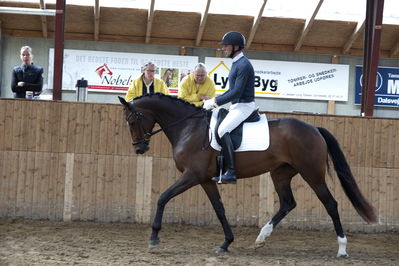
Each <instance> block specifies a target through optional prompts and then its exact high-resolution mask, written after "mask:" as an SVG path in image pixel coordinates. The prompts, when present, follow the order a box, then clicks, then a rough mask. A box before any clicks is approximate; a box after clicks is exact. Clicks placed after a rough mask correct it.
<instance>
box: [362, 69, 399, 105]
mask: <svg viewBox="0 0 399 266" xmlns="http://www.w3.org/2000/svg"><path fill="white" fill-rule="evenodd" d="M362 76H363V67H362V66H356V82H355V104H361V103H362V85H363V84H362ZM374 105H376V106H391V107H398V106H399V68H394V67H379V68H378V70H377V78H376V88H375V97H374Z"/></svg>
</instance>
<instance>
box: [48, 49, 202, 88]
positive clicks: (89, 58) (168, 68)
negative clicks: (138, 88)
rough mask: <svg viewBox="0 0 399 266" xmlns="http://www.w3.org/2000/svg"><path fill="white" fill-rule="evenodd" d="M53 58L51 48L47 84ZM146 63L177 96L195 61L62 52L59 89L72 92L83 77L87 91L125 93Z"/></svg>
mask: <svg viewBox="0 0 399 266" xmlns="http://www.w3.org/2000/svg"><path fill="white" fill-rule="evenodd" d="M53 56H54V50H53V49H52V48H51V49H50V50H49V75H48V77H49V81H48V84H52V83H53V82H52V77H53V75H52V73H53V66H54V57H53ZM148 62H152V63H154V64H155V65H156V66H157V67H158V69H157V72H156V73H155V77H157V78H160V79H163V80H164V81H165V83H166V85H167V86H168V88H169V91H170V92H171V94H172V95H176V94H177V92H178V86H179V83H180V81H181V79H182V78H183V77H185V76H186V75H188V74H189V73H191V71H192V69H193V68H194V66H195V65H196V64H197V63H198V57H196V56H178V55H162V54H137V53H118V52H103V51H90V50H72V49H65V50H64V66H63V79H62V88H63V89H64V90H75V84H76V81H77V80H78V79H80V78H81V77H82V76H83V77H84V78H85V79H87V80H88V83H89V91H100V92H121V93H125V92H126V91H127V89H128V87H129V85H130V83H131V81H132V80H134V79H136V78H138V77H139V76H140V75H141V74H142V66H143V65H144V64H146V63H148Z"/></svg>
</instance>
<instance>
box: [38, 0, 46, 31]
mask: <svg viewBox="0 0 399 266" xmlns="http://www.w3.org/2000/svg"><path fill="white" fill-rule="evenodd" d="M39 7H40V9H42V10H44V9H46V3H45V2H44V0H40V2H39ZM40 19H41V21H42V32H43V37H44V38H47V36H48V34H47V18H46V16H41V17H40Z"/></svg>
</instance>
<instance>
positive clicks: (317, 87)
mask: <svg viewBox="0 0 399 266" xmlns="http://www.w3.org/2000/svg"><path fill="white" fill-rule="evenodd" d="M250 61H251V63H252V65H253V67H254V70H255V96H256V97H271V98H273V97H275V98H293V99H310V100H334V101H347V100H348V81H349V65H338V64H318V63H301V62H284V61H269V60H252V59H251V60H250ZM231 63H232V60H231V59H230V58H216V57H206V58H205V64H206V65H207V68H208V75H209V76H210V77H211V78H212V79H213V80H214V82H215V84H216V89H217V93H218V94H222V93H223V92H225V91H226V90H228V88H229V82H228V75H229V71H230V67H231Z"/></svg>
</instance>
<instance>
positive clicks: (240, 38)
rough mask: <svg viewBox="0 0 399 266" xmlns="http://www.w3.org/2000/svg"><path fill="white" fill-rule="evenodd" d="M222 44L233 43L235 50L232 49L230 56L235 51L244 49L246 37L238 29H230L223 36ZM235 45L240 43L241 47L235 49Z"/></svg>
mask: <svg viewBox="0 0 399 266" xmlns="http://www.w3.org/2000/svg"><path fill="white" fill-rule="evenodd" d="M220 44H223V45H233V50H232V51H231V54H230V57H231V58H232V56H233V55H234V54H235V52H237V51H240V50H242V49H244V47H245V37H244V35H242V34H241V33H239V32H237V31H229V32H227V33H226V34H225V35H224V36H223V38H222V41H221V42H220ZM234 45H238V47H239V49H237V50H236V49H234Z"/></svg>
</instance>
